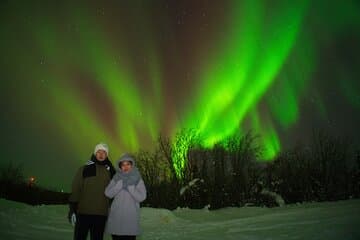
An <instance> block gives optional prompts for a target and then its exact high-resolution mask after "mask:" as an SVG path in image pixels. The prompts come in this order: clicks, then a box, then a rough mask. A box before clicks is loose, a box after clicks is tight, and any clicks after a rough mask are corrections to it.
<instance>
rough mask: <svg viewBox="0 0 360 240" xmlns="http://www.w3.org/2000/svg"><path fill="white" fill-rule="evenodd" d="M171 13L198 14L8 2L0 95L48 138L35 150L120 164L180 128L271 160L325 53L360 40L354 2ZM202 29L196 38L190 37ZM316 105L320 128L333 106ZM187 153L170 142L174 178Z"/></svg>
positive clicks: (353, 90)
mask: <svg viewBox="0 0 360 240" xmlns="http://www.w3.org/2000/svg"><path fill="white" fill-rule="evenodd" d="M160 5H161V6H163V8H160V7H159V6H160ZM220 5H221V8H219V7H220ZM164 6H166V7H164ZM178 6H182V7H183V8H184V9H187V11H189V12H191V10H192V13H193V15H196V14H197V15H196V16H193V17H192V18H191V17H189V16H187V15H186V12H185V11H182V12H181V13H182V14H183V15H181V16H182V17H179V16H178V15H176V14H175V16H174V14H172V13H173V12H174V11H175V10H174V9H173V10H169V8H170V9H171V7H172V6H168V5H167V4H165V2H162V1H158V2H156V1H155V2H151V1H134V2H132V3H126V4H125V3H124V4H123V5H121V3H113V5H101V4H100V3H98V4H89V5H88V6H86V7H85V6H82V5H76V4H74V3H68V4H65V3H64V4H63V5H61V6H58V7H57V6H52V5H50V4H48V5H45V6H42V5H40V4H39V5H36V4H34V5H30V4H23V3H15V2H8V3H3V4H2V9H3V10H2V17H1V19H2V23H1V26H2V28H1V32H2V36H6V37H2V39H1V46H2V49H3V56H6V58H3V59H2V61H1V64H2V66H3V69H7V71H9V72H10V73H9V74H7V75H6V78H8V79H10V80H11V81H9V82H6V83H2V84H3V89H11V94H12V96H13V97H14V99H16V100H13V101H12V102H11V104H10V105H11V108H12V109H17V110H18V111H17V112H15V113H13V115H11V118H12V119H16V120H14V121H15V122H16V124H18V125H17V126H19V125H21V126H23V128H27V127H29V128H36V129H39V128H41V129H43V130H42V131H43V133H38V135H36V136H41V137H40V138H39V139H40V140H38V141H39V142H38V145H42V144H46V143H48V144H50V143H51V142H52V141H53V144H56V143H58V142H62V143H64V144H63V146H64V148H69V149H70V150H68V151H69V152H70V151H71V152H73V153H74V156H73V158H74V159H79V160H78V161H79V162H77V164H79V163H80V162H83V161H84V156H88V155H89V149H90V150H91V147H92V146H93V145H94V144H96V143H97V142H100V141H104V142H106V143H108V144H109V145H110V147H111V150H112V153H111V154H112V156H114V157H116V156H118V155H120V154H121V153H122V152H124V151H130V152H134V151H138V150H139V149H151V147H153V146H154V144H155V142H156V141H157V138H158V135H159V133H162V134H165V135H168V136H170V137H172V138H174V137H175V136H176V134H177V133H179V132H181V129H195V130H196V136H197V139H198V141H199V144H201V145H202V146H204V147H206V148H211V147H212V146H213V145H214V144H215V143H221V142H222V141H224V140H225V139H227V138H228V137H229V136H231V135H233V134H236V133H241V132H245V131H247V130H250V129H252V130H253V131H254V132H255V133H257V134H259V135H260V141H261V143H262V144H263V146H264V154H263V159H264V160H271V159H273V158H274V157H275V156H276V155H277V154H278V153H279V152H280V151H281V150H282V147H283V145H284V144H283V142H282V136H283V134H284V133H286V131H290V130H291V129H292V128H293V127H295V126H297V124H299V118H300V116H301V115H302V114H303V113H302V107H301V102H302V101H303V100H304V98H306V97H307V93H309V92H312V93H313V92H316V89H311V87H312V86H313V84H312V82H311V81H312V80H313V78H314V74H316V72H317V68H318V67H319V65H321V63H320V59H321V56H319V54H320V51H319V50H318V49H319V48H321V44H324V43H328V42H331V41H330V40H329V39H336V38H337V37H338V36H339V37H341V36H342V35H343V34H344V33H345V32H346V31H347V30H348V29H352V31H354V29H357V31H355V33H356V34H359V32H360V31H359V30H360V28H359V26H360V15H359V14H358V12H360V8H359V5H358V4H356V3H355V1H354V2H352V1H344V2H340V1H339V2H338V3H335V1H333V2H328V1H317V2H316V3H312V2H311V1H308V0H296V1H291V2H289V1H276V3H273V2H271V1H264V0H243V1H237V0H234V1H226V2H224V3H223V4H220V3H213V4H209V6H207V5H206V4H205V3H202V4H200V3H197V4H195V3H193V4H192V3H191V2H186V1H184V2H183V4H182V5H181V4H180V3H179V5H178ZM192 7H193V8H192ZM219 9H220V10H219ZM206 11H208V13H206ZM205 13H206V14H205ZM187 17H188V18H189V19H190V20H189V22H188V23H187V24H188V26H184V24H185V23H182V22H181V21H184V22H186V19H187ZM179 19H180V20H179ZM201 19H208V20H209V21H210V23H209V24H208V25H207V24H205V25H204V21H205V20H201ZM179 21H180V25H179ZM177 25H179V26H177ZM209 25H210V26H209ZM204 26H205V27H208V30H205V32H204V33H203V35H202V34H201V33H198V34H199V35H198V36H196V35H194V34H193V33H194V32H196V28H200V27H204ZM179 36H180V37H181V39H183V40H184V42H185V43H184V42H181V41H180V38H178V37H179ZM185 40H186V41H187V42H186V41H185ZM192 41H194V43H193V44H189V43H192ZM186 44H187V45H186ZM169 66H170V67H169ZM184 69H192V70H191V71H190V70H189V72H191V74H189V72H183V71H182V70H184ZM339 69H340V70H338V71H337V73H338V79H339V80H341V81H340V83H339V84H338V88H339V91H340V92H341V94H342V96H343V98H345V99H346V101H347V102H348V104H349V105H351V106H352V107H353V108H355V109H357V110H358V109H359V106H360V100H359V90H360V86H359V83H357V82H356V80H355V79H356V77H354V75H356V72H353V73H351V72H350V73H349V70H348V68H346V66H345V67H343V68H342V69H341V68H339ZM184 76H188V79H187V80H185V78H184ZM182 78H183V79H182ZM9 94H10V93H9ZM179 96H180V97H179ZM315 98H317V99H316V100H315V108H316V109H317V111H318V114H319V115H320V117H321V118H322V119H327V116H328V111H330V107H329V106H328V105H327V104H326V101H325V100H323V99H322V98H321V97H319V95H316V94H315ZM28 109H31V111H30V112H29V110H28ZM23 112H25V113H28V112H29V114H24V115H23V114H21V113H23ZM28 134H31V133H28ZM19 135H21V134H19ZM49 136H56V139H51V138H49ZM189 145H190V143H189V142H182V143H179V142H176V141H174V146H173V147H174V149H175V150H176V151H175V153H174V156H173V157H174V164H175V167H176V169H178V171H179V172H180V171H181V169H182V167H183V166H184V164H185V161H186V159H185V157H184V156H186V154H185V153H186V152H187V150H188V147H189ZM89 146H90V148H89ZM29 148H30V147H29ZM24 151H25V150H24ZM25 152H27V153H28V152H31V150H26V151H25ZM55 154H56V150H55ZM24 155H25V153H24ZM22 156H23V155H21V154H19V157H22Z"/></svg>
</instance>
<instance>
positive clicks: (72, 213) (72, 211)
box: [68, 202, 78, 226]
mask: <svg viewBox="0 0 360 240" xmlns="http://www.w3.org/2000/svg"><path fill="white" fill-rule="evenodd" d="M77 205H78V203H76V202H70V203H69V212H68V220H69V222H70V223H71V224H72V225H73V226H75V223H76V213H77Z"/></svg>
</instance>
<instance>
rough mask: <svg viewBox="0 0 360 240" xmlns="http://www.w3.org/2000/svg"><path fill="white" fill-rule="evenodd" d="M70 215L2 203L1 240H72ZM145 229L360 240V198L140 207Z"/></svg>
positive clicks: (160, 235)
mask: <svg viewBox="0 0 360 240" xmlns="http://www.w3.org/2000/svg"><path fill="white" fill-rule="evenodd" d="M66 215H67V207H66V206H63V205H60V206H37V207H32V206H28V205H25V204H21V203H16V202H11V201H7V200H4V199H0V239H4V240H5V239H6V240H13V239H19V240H21V239H30V240H31V239H34V240H35V239H37V240H45V239H46V240H49V239H59V240H60V239H61V240H64V239H65V240H66V239H69V240H70V239H72V232H73V228H72V226H71V225H70V224H69V223H68V222H67V219H66ZM142 228H143V232H144V233H143V235H142V236H141V237H140V238H138V239H149V240H150V239H158V240H160V239H161V240H162V239H171V240H174V239H187V240H189V239H207V240H209V239H210V240H211V239H222V240H223V239H238V240H242V239H251V240H252V239H274V240H279V239H280V240H281V239H287V240H289V239H306V240H309V239H326V240H329V239H336V240H339V239H346V240H351V239H360V199H356V200H347V201H339V202H326V203H307V204H302V205H288V206H285V207H281V208H259V207H245V208H226V209H221V210H216V211H208V210H205V209H204V210H189V209H179V210H175V211H168V210H165V209H153V208H142ZM89 239H90V238H89ZM105 239H110V237H109V236H106V237H105Z"/></svg>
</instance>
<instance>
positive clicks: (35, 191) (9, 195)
mask: <svg viewBox="0 0 360 240" xmlns="http://www.w3.org/2000/svg"><path fill="white" fill-rule="evenodd" d="M68 196H69V194H68V193H62V192H57V191H53V190H49V189H45V188H42V187H39V186H37V185H35V184H33V183H32V182H27V181H26V180H25V178H24V175H23V169H22V167H21V165H14V164H11V163H9V164H7V165H4V166H3V167H2V168H1V169H0V198H4V199H8V200H13V201H18V202H23V203H27V204H30V205H40V204H66V203H67V202H68Z"/></svg>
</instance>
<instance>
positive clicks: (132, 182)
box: [127, 174, 140, 186]
mask: <svg viewBox="0 0 360 240" xmlns="http://www.w3.org/2000/svg"><path fill="white" fill-rule="evenodd" d="M139 180H140V176H139V175H135V174H134V175H130V176H129V179H128V181H127V185H129V186H130V185H136V184H138V182H139Z"/></svg>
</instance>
